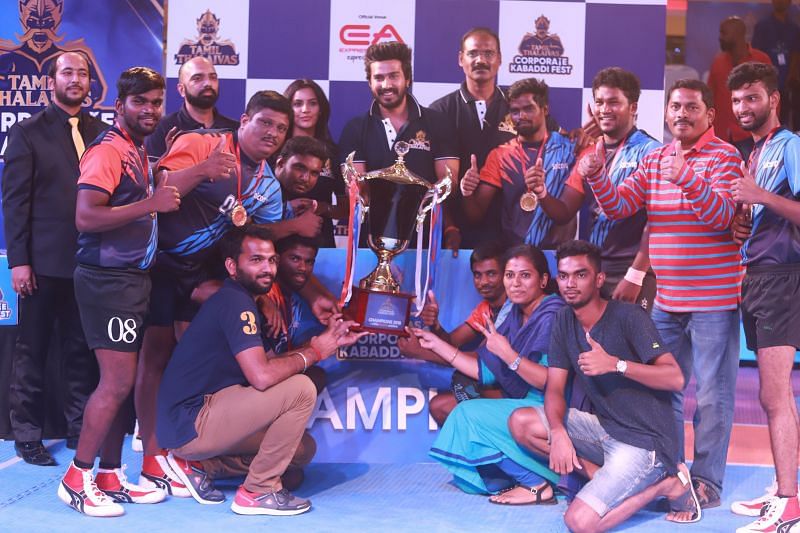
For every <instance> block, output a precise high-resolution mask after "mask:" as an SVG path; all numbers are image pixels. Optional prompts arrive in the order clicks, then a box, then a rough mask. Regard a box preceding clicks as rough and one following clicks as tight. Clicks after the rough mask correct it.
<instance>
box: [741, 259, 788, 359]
mask: <svg viewBox="0 0 800 533" xmlns="http://www.w3.org/2000/svg"><path fill="white" fill-rule="evenodd" d="M798 314H800V265H769V266H764V267H748V269H747V275H746V276H745V277H744V282H743V283H742V325H743V326H744V336H745V339H746V340H747V348H748V349H749V350H752V351H754V352H755V351H756V350H758V349H759V348H769V347H771V346H794V347H795V348H800V328H798V327H797V316H798Z"/></svg>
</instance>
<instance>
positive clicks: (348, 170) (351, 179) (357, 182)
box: [342, 150, 369, 222]
mask: <svg viewBox="0 0 800 533" xmlns="http://www.w3.org/2000/svg"><path fill="white" fill-rule="evenodd" d="M355 155H356V152H355V150H354V151H352V152H350V154H349V155H348V156H347V159H345V161H344V163H342V179H344V183H345V185H346V186H347V188H348V189H349V188H350V187H351V184H352V185H353V186H355V187H358V203H359V204H360V205H361V222H363V221H364V216H365V215H366V214H367V211H369V198H367V197H365V196H364V191H363V189H362V188H361V183H362V182H363V181H364V176H363V175H361V174H359V173H358V170H356V167H355V165H354V164H353V158H354V157H355Z"/></svg>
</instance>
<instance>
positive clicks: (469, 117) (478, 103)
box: [431, 28, 516, 248]
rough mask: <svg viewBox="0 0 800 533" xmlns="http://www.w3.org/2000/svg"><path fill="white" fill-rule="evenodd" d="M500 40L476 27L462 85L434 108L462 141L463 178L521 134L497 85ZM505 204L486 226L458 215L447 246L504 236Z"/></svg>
mask: <svg viewBox="0 0 800 533" xmlns="http://www.w3.org/2000/svg"><path fill="white" fill-rule="evenodd" d="M501 62H502V57H501V56H500V38H499V37H498V36H497V33H496V32H495V31H494V30H492V29H490V28H472V29H470V30H468V31H467V33H465V34H464V36H463V37H462V38H461V49H460V50H459V52H458V65H459V66H460V67H461V68H462V69H463V70H464V82H463V83H462V84H461V87H460V88H459V89H458V90H456V91H454V92H452V93H450V94H447V95H445V96H443V97H441V98H439V99H438V100H436V101H435V102H433V103H432V104H431V109H434V110H436V111H439V112H441V113H444V115H445V116H446V117H447V121H448V123H449V125H450V127H451V128H453V130H454V131H455V132H456V142H457V143H458V157H459V160H460V164H459V173H460V174H461V175H460V176H459V180H460V179H461V177H462V176H463V175H464V173H465V172H467V171H468V170H469V169H470V168H473V167H474V168H475V171H476V172H477V171H478V170H479V169H480V168H481V167H483V163H484V162H485V161H486V157H487V156H488V155H489V152H491V151H492V148H495V147H496V146H500V145H501V144H503V143H505V142H508V141H510V140H511V139H513V138H514V137H515V136H516V130H515V129H514V124H513V123H512V122H511V117H509V115H508V102H507V100H506V95H505V94H504V93H503V91H502V90H501V89H500V87H498V86H497V71H498V69H499V68H500V63H501ZM461 197H462V193H461V191H460V190H458V191H456V190H453V194H452V195H451V196H450V198H449V199H448V200H447V202H448V203H452V204H454V205H456V206H460V204H461ZM501 203H502V202H500V200H499V199H497V201H496V205H495V206H494V209H489V210H488V212H487V213H486V216H485V217H484V220H483V221H482V222H481V224H478V225H473V224H470V223H469V222H468V221H467V219H466V216H464V214H463V210H461V209H455V210H454V211H453V222H454V225H452V226H448V227H446V228H445V229H444V232H445V235H444V236H443V237H444V238H445V239H444V242H445V246H446V247H448V248H449V247H450V246H447V245H448V244H451V243H453V241H454V240H457V241H458V243H459V244H460V247H461V248H475V247H476V246H478V245H479V244H481V243H484V242H488V241H492V240H494V239H496V238H497V235H499V234H500V216H499V214H500V209H501V207H500V204H501Z"/></svg>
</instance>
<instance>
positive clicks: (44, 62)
mask: <svg viewBox="0 0 800 533" xmlns="http://www.w3.org/2000/svg"><path fill="white" fill-rule="evenodd" d="M0 13H3V16H2V17H0V154H2V153H4V152H5V148H6V136H7V134H8V130H9V128H11V126H13V125H14V124H15V123H17V122H19V121H20V120H23V119H25V118H27V117H29V116H31V115H32V114H33V113H36V112H38V111H40V110H41V109H42V108H43V107H45V106H47V105H48V104H49V103H50V98H51V91H50V87H49V78H48V76H47V71H48V68H49V66H50V63H51V62H52V60H53V59H54V58H55V57H56V56H58V54H60V53H61V52H64V51H73V50H74V51H79V52H82V53H84V54H85V55H86V56H87V57H88V59H89V63H90V65H89V68H90V74H91V77H92V83H91V92H90V93H89V95H88V96H87V97H86V101H85V102H84V105H85V106H86V107H87V108H89V109H90V110H91V113H92V114H93V115H96V116H99V117H100V118H101V119H102V120H104V121H105V122H108V123H109V124H110V123H111V122H113V119H114V98H115V97H116V89H115V88H114V83H115V82H116V79H117V77H118V76H119V73H120V72H122V71H123V70H125V69H126V68H128V67H132V66H136V65H143V66H147V67H152V68H154V69H156V70H158V71H161V70H162V59H161V58H162V53H163V44H162V42H163V41H162V34H163V26H164V7H163V0H126V1H125V2H118V1H114V2H98V1H96V0H0Z"/></svg>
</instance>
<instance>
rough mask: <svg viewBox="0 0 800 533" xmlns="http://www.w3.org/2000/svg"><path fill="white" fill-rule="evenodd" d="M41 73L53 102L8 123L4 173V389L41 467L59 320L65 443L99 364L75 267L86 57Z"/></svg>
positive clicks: (23, 450) (85, 130)
mask: <svg viewBox="0 0 800 533" xmlns="http://www.w3.org/2000/svg"><path fill="white" fill-rule="evenodd" d="M48 75H49V76H50V87H51V88H52V89H53V101H52V103H51V104H50V105H49V106H47V107H46V108H45V109H44V111H42V112H40V113H37V114H36V115H34V116H33V117H31V118H29V119H27V120H24V121H22V122H20V123H18V124H16V125H14V126H13V127H12V128H11V130H10V131H9V133H8V147H7V148H6V152H5V170H4V171H3V180H2V188H3V216H4V220H5V222H4V223H5V235H6V243H7V246H8V265H9V268H11V284H12V287H13V289H14V290H15V291H16V292H17V294H19V295H20V297H21V299H20V310H19V326H18V329H17V342H16V347H15V349H14V354H13V357H14V361H13V370H12V372H13V375H12V379H11V386H10V392H9V400H10V414H11V427H12V429H13V431H14V439H15V441H16V442H15V445H14V448H15V449H16V451H17V455H19V456H20V457H22V458H23V459H24V460H25V461H26V462H28V463H30V464H34V465H42V466H48V465H55V464H56V462H55V460H54V459H53V457H52V456H51V455H50V453H49V452H48V451H47V449H46V448H45V447H44V446H43V445H42V426H43V425H44V414H45V405H44V396H45V395H44V382H45V376H44V373H45V361H46V359H47V353H48V350H49V347H50V339H51V335H52V334H53V330H54V325H55V324H56V322H57V323H58V326H59V331H58V338H59V339H60V340H61V347H60V350H59V351H60V354H61V380H62V384H61V385H62V390H63V396H62V398H61V401H62V403H63V407H64V416H65V418H66V420H67V437H68V438H67V446H68V447H71V448H74V446H75V445H76V444H77V437H78V435H79V434H80V431H81V422H82V419H83V407H84V404H85V403H86V399H87V398H88V397H89V394H90V393H91V392H92V390H93V389H94V386H95V384H96V379H97V378H96V376H97V363H96V362H95V359H94V356H93V355H92V352H90V351H89V349H88V348H87V346H86V341H85V340H84V337H83V330H82V328H81V324H80V318H79V316H78V308H77V305H76V304H75V293H74V291H73V286H72V271H73V270H75V252H76V251H77V238H78V234H77V231H76V230H75V199H76V195H77V190H78V189H77V182H78V176H79V174H80V170H79V168H78V161H79V159H80V156H82V155H83V152H84V150H85V148H86V146H88V145H89V144H90V143H91V142H92V141H93V140H94V138H95V137H97V136H98V135H99V134H100V133H101V132H102V131H103V130H104V129H105V128H106V125H105V124H103V123H102V122H101V121H100V120H98V119H96V118H93V117H92V116H90V115H89V113H87V112H82V111H81V105H82V104H83V102H84V100H85V98H86V96H87V95H88V94H89V84H90V82H91V80H90V77H89V63H88V61H87V59H86V58H85V57H84V56H83V55H81V54H80V53H77V52H67V53H64V54H62V55H61V56H59V57H58V59H57V60H56V61H54V62H52V63H51V67H50V71H49V72H48Z"/></svg>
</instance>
